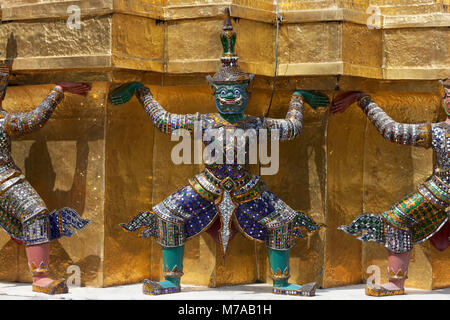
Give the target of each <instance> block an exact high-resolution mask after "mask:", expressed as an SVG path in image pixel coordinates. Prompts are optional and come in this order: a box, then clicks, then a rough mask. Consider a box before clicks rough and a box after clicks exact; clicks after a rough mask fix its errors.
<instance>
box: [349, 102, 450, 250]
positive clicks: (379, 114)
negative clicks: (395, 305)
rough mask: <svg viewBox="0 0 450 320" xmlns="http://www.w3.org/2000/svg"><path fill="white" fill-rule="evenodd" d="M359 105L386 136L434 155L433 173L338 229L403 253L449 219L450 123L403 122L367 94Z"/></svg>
mask: <svg viewBox="0 0 450 320" xmlns="http://www.w3.org/2000/svg"><path fill="white" fill-rule="evenodd" d="M359 105H360V107H361V108H362V109H363V111H364V113H365V114H366V115H367V117H368V118H369V120H370V121H371V122H372V123H373V124H374V125H375V127H376V128H377V130H378V131H379V133H380V134H381V135H382V136H383V137H384V138H386V139H388V140H390V141H392V142H395V143H399V144H404V145H413V146H419V147H424V148H430V147H431V148H432V149H433V151H434V154H435V156H436V164H435V166H434V168H433V174H432V175H431V176H430V177H429V178H428V179H426V181H425V182H424V183H422V184H420V185H419V186H418V187H417V191H416V192H413V193H411V194H409V195H408V196H406V197H405V198H404V199H403V200H402V201H400V202H398V203H396V204H395V205H394V206H392V208H391V209H389V210H387V211H385V212H383V213H381V214H373V213H366V214H363V215H361V216H359V217H357V218H356V219H355V220H354V221H353V222H352V223H351V224H350V225H348V226H341V227H340V229H341V230H343V231H345V232H347V233H349V234H352V235H357V234H360V233H362V232H365V233H364V234H363V235H362V236H360V237H359V238H358V239H360V240H362V241H375V242H378V243H380V244H383V245H384V246H385V247H386V248H387V249H388V250H389V251H391V252H393V253H404V252H408V251H410V250H411V249H412V247H413V245H415V244H418V243H421V242H423V241H425V240H427V239H430V238H431V237H433V236H434V235H435V234H436V233H437V232H438V231H439V230H440V229H441V228H442V227H443V226H444V225H445V224H446V223H447V221H448V220H449V213H448V204H449V200H450V192H449V186H450V184H449V182H450V178H449V168H450V163H449V157H448V150H449V146H450V136H449V125H448V124H447V123H446V122H440V123H432V124H431V123H421V124H403V123H398V122H395V121H394V120H393V119H392V118H391V117H389V116H388V115H387V114H386V113H385V112H384V111H383V110H382V109H381V108H380V107H379V106H378V105H377V104H376V103H375V102H374V101H373V100H372V99H371V97H370V96H364V97H362V98H361V99H360V100H359Z"/></svg>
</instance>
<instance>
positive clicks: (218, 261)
mask: <svg viewBox="0 0 450 320" xmlns="http://www.w3.org/2000/svg"><path fill="white" fill-rule="evenodd" d="M69 4H70V5H77V6H78V7H79V8H80V14H81V16H80V25H79V28H74V29H69V28H68V24H67V22H68V18H69V16H70V15H71V14H73V12H72V13H67V8H68V5H69ZM0 5H1V9H2V21H3V23H2V25H1V26H0V51H1V52H2V56H1V57H2V58H5V57H7V58H14V64H13V70H14V74H13V75H12V77H11V84H12V86H11V87H10V88H9V90H8V94H7V97H6V100H5V103H4V105H5V108H6V109H7V110H11V111H19V110H29V109H31V108H32V107H35V106H36V105H37V104H38V103H39V102H40V101H41V100H42V99H43V98H44V97H45V96H46V94H47V93H48V92H49V90H50V89H51V84H52V83H55V82H57V81H61V80H67V81H85V82H89V83H91V84H92V86H93V90H92V92H91V93H90V94H89V96H88V97H87V98H86V99H82V98H78V97H75V96H72V95H70V94H69V95H67V97H66V98H65V100H64V102H63V104H62V105H61V106H59V107H58V110H57V111H56V113H55V115H54V117H53V118H52V119H51V120H50V121H49V123H48V124H47V125H46V126H45V127H44V128H43V129H41V130H40V131H38V132H36V133H33V134H32V135H29V136H26V137H24V138H22V139H20V140H17V141H14V143H13V155H14V157H15V159H16V162H17V164H18V165H19V166H20V167H21V168H23V169H24V172H25V174H26V176H27V178H28V179H29V181H30V182H31V183H32V184H33V185H34V186H35V187H36V189H37V190H38V191H39V193H40V194H41V195H42V197H43V198H44V200H46V202H47V204H48V206H49V208H51V209H53V208H55V207H61V206H72V207H74V208H75V209H77V210H78V211H79V212H80V213H81V214H82V216H83V217H85V218H89V219H91V220H92V221H93V222H92V224H91V225H89V226H88V227H87V228H86V229H85V230H83V232H79V233H78V235H77V236H75V237H74V238H71V239H63V240H60V241H58V242H56V243H55V244H54V245H53V247H52V253H51V254H52V264H51V268H52V270H53V272H55V273H58V274H59V275H62V274H66V273H67V268H68V267H69V266H70V265H78V266H79V267H80V270H81V280H82V285H86V286H96V287H102V286H111V285H117V284H124V283H135V282H139V281H142V279H144V278H152V279H159V278H160V277H161V256H160V249H159V246H158V245H157V244H156V242H153V241H144V240H142V239H140V238H138V237H137V235H136V234H133V233H126V232H124V231H122V230H121V229H120V228H119V226H118V224H119V223H121V222H125V221H127V220H128V219H130V218H131V217H132V216H133V215H135V214H136V213H137V210H142V209H148V208H149V207H150V206H151V205H152V204H156V203H158V202H159V201H161V200H162V199H164V198H165V197H166V196H167V195H169V194H170V193H172V192H174V191H175V190H177V189H178V188H179V187H181V186H183V185H184V184H185V183H186V182H187V179H188V178H189V177H191V176H192V175H193V174H195V173H196V172H198V171H199V170H200V166H198V165H179V166H175V165H174V164H172V162H171V160H170V149H171V147H172V146H173V145H175V142H171V141H170V137H168V136H165V135H163V134H161V133H160V132H159V131H155V130H154V128H153V126H152V125H151V123H150V122H149V121H148V120H147V118H146V116H145V113H144V111H143V110H142V107H141V106H140V105H139V103H138V102H137V100H136V99H134V98H133V99H132V100H131V101H130V102H129V103H127V104H126V105H123V106H119V107H115V106H112V105H111V104H110V103H109V102H108V99H107V94H108V92H109V90H110V88H114V87H115V86H117V85H118V84H119V83H123V82H127V81H142V82H144V83H146V84H147V85H149V86H150V88H151V90H152V92H153V93H154V95H155V96H156V98H157V99H158V101H159V102H160V103H161V104H162V105H163V106H165V107H166V108H167V110H169V111H171V112H178V113H194V112H200V113H203V112H214V111H215V107H214V104H213V100H212V97H211V94H210V90H209V88H208V85H207V82H206V80H205V75H207V74H211V73H214V72H215V71H217V70H218V68H219V65H220V62H219V57H220V54H221V47H220V43H219V38H218V33H219V32H220V30H221V26H222V22H223V16H222V13H223V10H224V8H225V7H230V8H231V14H232V16H233V17H235V18H237V19H235V20H234V21H233V24H234V28H235V30H236V31H237V33H238V40H237V48H236V50H237V53H238V55H239V56H240V60H239V63H240V65H241V67H242V68H243V69H244V70H245V71H246V72H252V73H255V74H256V78H255V80H254V85H253V90H252V96H251V100H250V104H249V106H248V109H247V111H248V113H250V114H253V115H261V114H264V113H265V112H267V108H268V104H269V99H270V94H271V90H272V83H273V75H274V71H275V70H274V69H275V62H276V58H278V69H277V74H278V78H277V90H276V91H275V96H274V102H273V105H272V107H271V110H270V116H271V117H284V115H285V112H286V110H287V106H288V103H289V98H290V94H291V93H292V91H293V90H294V89H295V88H304V89H310V90H320V91H322V92H325V93H326V94H328V95H329V97H330V98H332V97H333V96H335V95H336V92H335V91H334V89H335V87H336V84H337V81H338V80H339V82H338V84H339V87H340V89H341V90H363V91H366V92H368V93H370V94H372V95H373V97H374V98H375V100H376V101H377V102H378V103H379V104H380V105H381V106H382V107H383V108H384V109H385V110H386V111H387V112H388V113H389V114H390V115H391V116H392V117H393V118H394V119H395V120H397V121H404V122H420V121H424V120H429V121H438V120H441V119H443V113H442V106H441V105H440V94H439V85H438V81H437V80H438V79H441V78H444V77H447V76H449V75H450V58H449V57H450V55H449V54H448V48H449V44H450V37H449V31H448V30H449V29H448V26H449V25H450V17H449V13H448V12H449V11H448V7H449V5H450V3H449V2H448V0H444V1H432V0H417V1H412V0H410V1H406V0H404V1H401V0H390V1H388V0H370V1H369V0H365V1H357V0H354V1H347V0H323V1H322V0H321V1H287V0H280V1H279V10H280V15H281V16H282V17H283V20H282V21H281V23H280V29H279V38H278V41H279V47H278V53H276V50H275V42H276V26H275V21H276V1H269V0H264V1H256V0H233V1H230V0H228V1H225V0H224V1H220V2H218V1H212V0H105V1H100V0H84V1H73V0H71V1H54V0H52V1H44V0H14V1H12V0H2V1H0ZM369 6H372V8H374V7H378V8H379V9H380V11H379V12H380V14H381V15H380V16H379V17H378V16H373V13H374V11H373V10H372V11H370V10H368V8H369ZM418 13H420V14H418ZM369 27H370V28H369ZM337 75H339V78H337V77H336V76H337ZM304 120H305V123H304V130H303V133H302V135H301V136H300V137H299V138H298V139H296V140H294V141H291V142H286V143H282V144H281V145H280V160H281V164H280V170H279V172H278V174H277V175H275V176H266V177H264V179H265V181H266V182H267V184H268V185H269V187H270V188H271V189H272V190H273V191H274V192H275V193H276V194H278V195H279V196H280V197H281V198H282V199H284V200H285V201H286V202H287V203H288V204H289V205H291V206H292V207H294V208H296V209H298V210H304V211H306V212H307V213H308V214H310V215H311V216H312V217H314V218H315V219H316V221H318V222H322V223H325V224H326V225H328V228H327V229H325V230H322V231H320V232H319V233H317V234H315V235H313V236H311V237H308V238H307V239H305V240H298V241H297V243H296V246H295V247H294V248H293V250H292V252H291V256H292V259H291V273H292V278H291V280H292V281H296V282H300V283H304V282H310V281H318V282H319V284H320V285H321V286H322V287H334V286H341V285H347V284H353V283H361V282H363V281H364V279H365V278H366V277H367V274H366V273H365V270H366V268H367V266H369V265H371V264H376V265H379V266H380V267H381V270H382V271H383V272H384V271H385V269H386V268H385V267H386V265H385V263H386V261H385V258H386V252H385V250H384V249H383V248H380V246H377V245H373V244H362V243H361V242H360V241H358V240H356V239H355V238H354V237H351V236H348V235H345V234H344V233H343V232H342V231H339V230H337V227H338V226H339V225H341V224H344V223H350V222H351V221H352V220H353V219H354V218H355V217H356V216H357V215H358V214H360V213H361V212H363V211H370V212H379V211H382V210H385V209H387V208H388V207H389V206H390V205H391V204H392V203H393V202H395V201H397V200H399V199H400V198H401V197H403V196H404V195H405V194H407V193H409V192H411V191H412V190H413V189H414V186H415V185H417V183H419V182H420V181H422V180H423V179H424V178H425V177H426V176H427V175H428V174H430V173H431V170H432V152H431V151H430V150H422V149H417V148H412V147H405V146H398V145H393V144H391V143H389V142H387V141H384V140H383V139H382V138H381V137H380V136H379V135H378V133H377V132H376V131H375V129H374V128H373V127H372V125H371V124H370V123H369V122H368V121H367V120H366V118H365V117H364V115H363V113H362V112H361V111H360V110H359V109H358V108H357V107H356V106H352V107H351V108H349V110H348V111H347V112H346V113H344V114H340V115H337V116H331V115H330V114H329V111H328V110H327V109H319V110H315V111H314V110H312V109H311V108H309V107H306V109H305V117H304ZM229 253H230V255H229V256H228V257H227V259H226V260H225V261H224V260H223V259H222V256H221V251H220V248H219V247H218V246H217V245H216V244H215V243H214V241H213V240H212V238H211V237H210V236H209V235H208V234H202V235H200V236H198V237H195V238H194V239H192V240H191V241H189V242H188V243H187V245H186V250H185V270H184V271H185V276H184V277H183V281H184V282H185V283H192V284H203V285H209V286H221V285H226V284H237V283H251V282H254V281H256V280H259V281H270V279H269V278H268V267H267V259H266V249H265V248H264V246H262V245H259V244H255V243H253V242H251V241H249V240H248V239H246V238H244V237H243V236H241V235H237V236H236V237H235V238H234V239H233V241H232V242H231V248H230V251H229ZM449 262H450V251H449V250H447V252H438V251H437V250H435V249H434V248H432V247H431V246H430V244H429V243H428V242H427V243H425V244H422V245H419V246H417V247H416V248H415V249H414V251H413V254H412V263H411V273H410V278H409V280H408V282H407V285H408V286H412V287H417V288H427V289H431V288H439V287H445V286H450V278H449V275H448V272H447V269H448V265H449ZM66 276H68V275H66ZM0 280H9V281H30V277H29V276H28V274H27V268H26V259H25V254H24V250H23V248H21V247H19V246H17V245H16V244H15V243H14V242H12V241H11V240H9V238H8V237H7V236H6V235H5V234H4V233H2V234H0Z"/></svg>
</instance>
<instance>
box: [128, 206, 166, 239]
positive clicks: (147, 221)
mask: <svg viewBox="0 0 450 320" xmlns="http://www.w3.org/2000/svg"><path fill="white" fill-rule="evenodd" d="M120 226H121V227H122V228H124V229H125V230H127V231H136V230H138V229H140V228H142V227H144V229H143V230H142V232H141V237H142V238H144V239H145V238H151V237H156V236H157V233H158V228H157V224H156V216H155V214H154V213H153V212H149V211H144V212H139V214H138V215H137V216H136V217H134V218H133V220H131V221H130V222H128V223H121V224H120Z"/></svg>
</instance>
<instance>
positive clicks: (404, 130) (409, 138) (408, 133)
mask: <svg viewBox="0 0 450 320" xmlns="http://www.w3.org/2000/svg"><path fill="white" fill-rule="evenodd" d="M358 103H359V106H360V107H361V108H362V110H363V111H364V113H365V114H366V115H367V117H368V118H369V120H370V122H372V123H373V124H374V125H375V127H376V128H377V130H378V132H379V133H380V134H381V135H382V136H383V137H384V138H385V139H387V140H390V141H392V142H395V143H398V144H406V145H414V146H421V147H425V148H429V147H430V146H431V138H432V136H431V135H432V134H431V124H430V123H419V124H406V123H398V122H395V121H394V120H392V118H391V117H389V116H388V115H387V114H386V113H385V112H384V111H383V109H381V108H380V107H379V106H378V105H377V104H376V103H375V102H374V101H373V100H372V98H371V97H370V96H368V95H365V96H363V97H362V98H361V99H359V102H358Z"/></svg>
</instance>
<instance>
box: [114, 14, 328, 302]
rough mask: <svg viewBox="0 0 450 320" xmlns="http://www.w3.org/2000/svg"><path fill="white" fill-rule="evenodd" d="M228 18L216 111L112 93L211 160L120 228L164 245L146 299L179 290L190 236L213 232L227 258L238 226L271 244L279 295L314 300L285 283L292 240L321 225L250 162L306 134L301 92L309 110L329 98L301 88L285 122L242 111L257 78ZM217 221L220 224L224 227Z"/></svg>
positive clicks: (140, 89) (145, 93) (145, 92)
mask: <svg viewBox="0 0 450 320" xmlns="http://www.w3.org/2000/svg"><path fill="white" fill-rule="evenodd" d="M226 16H227V17H226V20H225V23H224V26H223V31H222V33H221V34H220V39H221V42H222V46H223V48H224V51H223V55H222V57H221V62H222V67H221V69H220V70H219V71H218V72H217V73H216V74H215V75H214V76H213V77H211V76H208V77H207V79H208V81H209V83H210V85H211V88H212V90H213V96H214V103H215V105H216V107H217V109H218V111H219V112H218V113H209V114H201V115H199V114H198V113H196V114H188V115H180V114H173V113H170V112H167V111H166V110H164V108H163V107H162V106H161V105H160V104H159V103H158V102H157V101H156V100H155V99H154V97H153V95H152V94H151V92H150V90H149V89H148V88H146V87H145V86H144V85H143V84H139V83H132V84H128V85H125V86H122V87H119V88H117V89H115V90H114V92H112V94H111V95H110V97H111V101H112V103H113V104H122V103H124V102H126V101H128V100H129V99H131V94H130V92H133V93H134V92H135V93H136V96H137V98H138V99H139V101H140V102H141V104H142V106H143V107H144V109H145V112H146V114H147V116H148V117H149V119H150V120H151V121H152V123H153V125H154V126H155V127H156V128H158V129H159V130H160V131H162V132H164V133H168V134H171V133H174V132H175V131H176V130H180V129H185V130H186V131H187V132H185V133H187V135H189V136H191V137H192V136H193V137H194V139H196V137H201V138H202V141H203V143H204V145H205V150H204V153H203V154H204V155H205V154H206V155H207V156H206V157H204V160H205V168H204V170H203V171H202V172H200V173H199V174H197V175H196V176H194V177H192V178H191V179H189V183H188V184H187V185H185V186H184V187H183V188H181V189H179V190H178V191H176V192H175V193H173V194H172V195H170V196H169V197H167V198H166V199H164V200H163V201H162V202H161V203H158V204H156V205H155V206H153V208H152V210H151V211H149V212H141V213H139V214H138V215H137V216H136V217H135V218H134V219H133V220H132V221H130V222H129V223H127V224H122V227H123V228H124V229H126V230H128V231H135V230H138V229H140V227H144V231H143V232H142V237H144V238H148V237H155V238H156V239H157V241H158V242H159V243H160V244H161V246H162V256H163V271H164V276H165V280H164V281H160V282H156V281H153V280H145V281H144V286H143V291H144V293H145V294H152V295H156V294H165V293H174V292H179V291H180V277H181V276H182V274H183V272H182V269H183V268H182V267H183V265H182V263H183V252H184V244H185V242H186V240H187V239H189V238H192V237H193V236H195V235H198V234H200V233H201V232H202V231H205V230H208V232H210V233H211V234H212V235H213V238H214V239H215V240H216V241H217V242H218V243H219V244H220V246H221V249H222V253H223V256H224V257H225V255H226V253H227V249H228V247H229V243H230V241H231V239H232V237H233V234H234V232H235V230H236V229H237V230H238V231H240V232H241V233H242V234H243V235H244V236H246V237H247V238H249V239H252V240H255V241H258V242H265V244H266V245H267V248H268V256H269V264H270V272H271V274H270V276H271V277H272V279H273V291H272V292H273V293H276V294H290V295H307V296H312V295H314V294H315V290H316V283H311V284H307V285H303V286H300V285H296V284H290V283H288V282H287V279H288V278H289V249H290V248H291V247H292V246H293V244H294V237H304V235H305V233H304V232H314V231H317V230H319V229H320V228H321V227H322V225H319V224H316V223H315V222H314V221H313V220H312V219H311V218H309V217H308V215H306V214H305V213H303V212H300V211H296V210H294V209H292V208H291V207H289V206H288V205H287V204H286V203H285V202H284V201H282V200H281V199H280V198H278V197H277V196H276V195H275V194H273V193H272V192H271V191H270V190H268V188H267V186H266V185H265V183H264V182H263V181H262V180H261V178H260V176H258V175H255V174H252V173H251V172H250V167H249V165H250V164H253V163H254V164H256V163H257V159H256V156H255V154H256V152H255V148H257V146H258V145H259V146H260V147H261V145H265V146H267V144H266V143H264V142H267V141H268V140H272V142H273V141H274V140H275V139H277V140H291V139H294V138H295V137H297V136H298V135H299V134H300V132H301V130H302V118H303V95H302V94H300V92H303V93H304V94H305V95H306V97H305V99H310V100H307V101H308V103H309V104H310V105H311V106H316V105H317V106H325V105H327V104H328V102H329V101H328V97H326V96H324V95H316V94H313V93H310V92H306V91H301V90H298V91H296V92H294V95H293V96H292V99H291V102H290V105H289V109H288V111H287V115H286V117H285V119H271V118H265V117H262V116H261V117H255V116H250V115H246V114H244V110H245V108H246V106H247V103H248V100H249V92H248V86H249V84H250V82H251V80H252V78H253V75H251V74H247V73H245V72H242V71H241V70H240V69H239V67H238V65H237V60H238V57H237V56H236V55H235V54H234V45H235V43H236V33H235V32H234V31H233V27H232V24H231V19H230V14H229V11H228V10H226ZM178 133H180V132H178ZM182 135H183V136H184V134H182ZM191 141H192V140H191ZM277 142H278V141H277ZM216 222H219V224H220V228H219V229H218V230H216V228H215V226H216V225H217V223H216ZM235 228H236V229H235ZM216 232H217V233H218V235H217V233H216Z"/></svg>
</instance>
